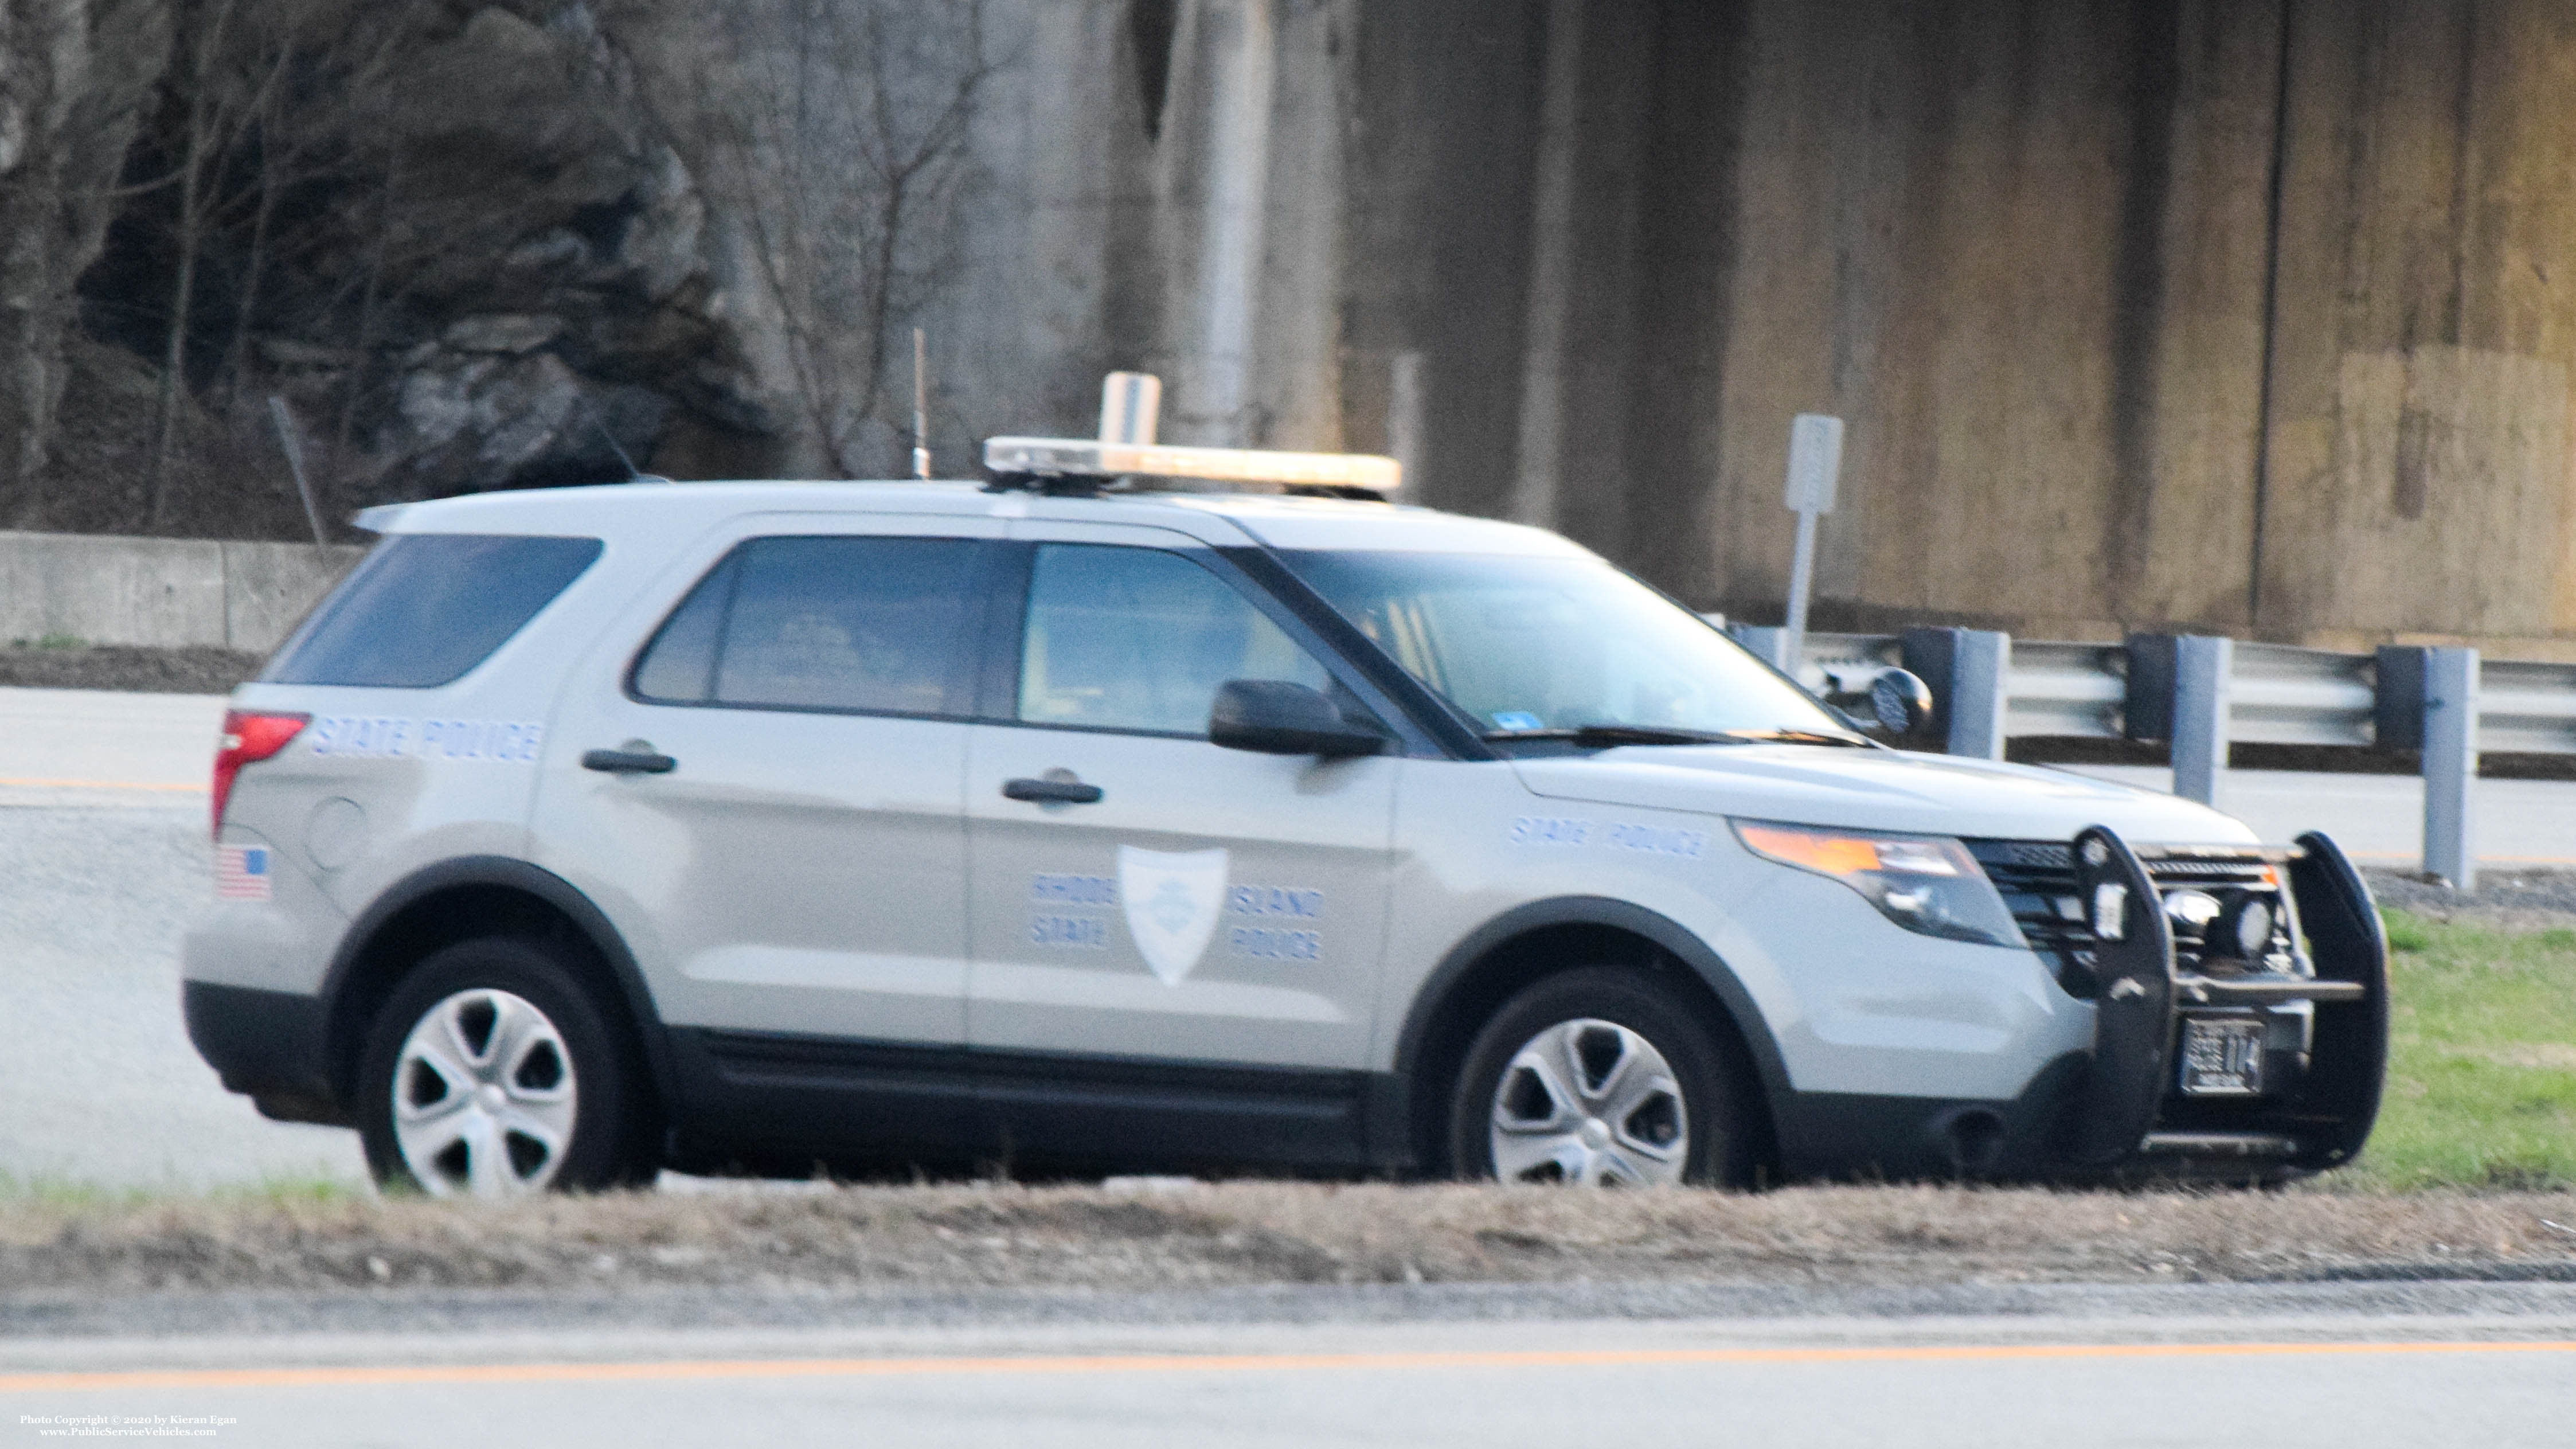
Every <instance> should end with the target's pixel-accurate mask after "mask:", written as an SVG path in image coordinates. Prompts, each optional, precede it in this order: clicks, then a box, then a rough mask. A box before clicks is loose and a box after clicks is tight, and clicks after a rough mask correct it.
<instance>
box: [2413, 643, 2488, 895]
mask: <svg viewBox="0 0 2576 1449" xmlns="http://www.w3.org/2000/svg"><path fill="white" fill-rule="evenodd" d="M2423 719H2424V724H2423V741H2424V873H2425V874H2427V875H2432V876H2438V877H2440V878H2441V879H2443V880H2445V881H2448V882H2450V885H2451V888H2452V889H2453V890H2458V891H2473V890H2476V889H2477V888H2478V862H2477V856H2476V854H2475V853H2474V851H2473V849H2472V847H2473V846H2474V844H2475V833H2476V832H2475V828H2474V827H2475V823H2476V822H2475V811H2474V806H2475V804H2476V794H2475V792H2476V788H2477V778H2478V651H2476V650H2475V649H2427V650H2425V651H2424V715H2423Z"/></svg>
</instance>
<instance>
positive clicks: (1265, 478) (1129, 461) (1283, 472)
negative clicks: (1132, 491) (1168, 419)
mask: <svg viewBox="0 0 2576 1449" xmlns="http://www.w3.org/2000/svg"><path fill="white" fill-rule="evenodd" d="M984 466H985V468H986V469H988V470H989V471H991V472H992V473H994V474H996V475H1000V476H1009V475H1012V474H1019V475H1022V476H1026V477H1035V478H1119V477H1124V476H1126V475H1128V474H1131V473H1135V474H1142V475H1144V476H1146V477H1149V478H1196V479H1206V480H1209V481H1212V482H1223V483H1286V484H1302V485H1306V486H1310V487H1322V488H1360V489H1365V490H1367V491H1368V492H1371V493H1392V492H1394V491H1395V490H1396V489H1397V488H1399V487H1402V486H1403V483H1404V468H1403V465H1402V464H1399V463H1398V462H1396V461H1395V460H1394V459H1393V458H1379V457H1374V456H1371V455H1369V454H1366V453H1274V452H1269V451H1266V450H1262V449H1256V448H1173V447H1162V446H1159V445H1152V444H1136V443H1104V442H1100V441H1098V440H1096V439H1091V438H988V439H986V440H985V442H984Z"/></svg>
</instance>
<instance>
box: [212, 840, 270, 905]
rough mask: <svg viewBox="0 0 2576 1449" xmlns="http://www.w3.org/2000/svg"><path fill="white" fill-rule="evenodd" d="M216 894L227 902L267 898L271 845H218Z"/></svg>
mask: <svg viewBox="0 0 2576 1449" xmlns="http://www.w3.org/2000/svg"><path fill="white" fill-rule="evenodd" d="M215 894H216V895H218V896H221V897H223V898H224V899H225V900H228V901H264V900H267V899H268V847H267V846H264V845H218V846H216V847H215Z"/></svg>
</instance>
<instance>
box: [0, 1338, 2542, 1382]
mask: <svg viewBox="0 0 2576 1449" xmlns="http://www.w3.org/2000/svg"><path fill="white" fill-rule="evenodd" d="M2495 1353H2568V1354H2576V1340H2569V1341H2563V1342H2558V1341H2552V1342H2493V1343H2457V1342H2450V1343H2443V1342H2393V1343H2095V1344H1952V1345H1931V1346H1921V1345H1917V1346H1906V1347H1884V1348H1678V1349H1604V1350H1597V1351H1585V1350H1573V1351H1556V1352H1549V1351H1531V1352H1461V1353H1258V1354H1222V1353H1211V1354H1117V1355H1090V1356H1053V1357H1027V1358H1007V1357H1004V1358H817V1359H698V1360H682V1361H675V1362H669V1363H531V1364H450V1365H419V1366H399V1365H397V1366H386V1367H357V1368H255V1369H141V1370H119V1371H116V1372H111V1373H21V1374H0V1393H62V1392H67V1391H74V1390H101V1389H225V1388H232V1389H265V1388H335V1387H336V1388H365V1387H388V1386H405V1385H457V1384H577V1383H630V1382H636V1381H655V1380H660V1381H666V1382H667V1381H680V1380H704V1379H793V1378H903V1377H932V1376H947V1375H973V1374H1074V1375H1088V1374H1137V1373H1278V1372H1284V1371H1293V1370H1315V1369H1339V1370H1368V1369H1377V1370H1385V1369H1537V1368H1659V1367H1690V1366H1714V1365H1730V1364H1837V1363H1974V1362H2016V1361H2031V1360H2049V1359H2195V1358H2314V1357H2326V1356H2337V1355H2342V1356H2350V1355H2368V1354H2380V1355H2396V1354H2495Z"/></svg>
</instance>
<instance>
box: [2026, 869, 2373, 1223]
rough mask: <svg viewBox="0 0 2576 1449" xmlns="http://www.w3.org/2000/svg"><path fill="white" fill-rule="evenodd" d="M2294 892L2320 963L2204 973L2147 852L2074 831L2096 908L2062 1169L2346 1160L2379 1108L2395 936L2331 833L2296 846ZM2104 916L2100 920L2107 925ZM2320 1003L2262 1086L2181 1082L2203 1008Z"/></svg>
mask: <svg viewBox="0 0 2576 1449" xmlns="http://www.w3.org/2000/svg"><path fill="white" fill-rule="evenodd" d="M2283 864H2286V866H2287V869H2288V882H2287V886H2288V890H2287V892H2286V894H2287V896H2288V898H2289V904H2290V906H2291V909H2292V911H2293V913H2294V914H2293V918H2292V919H2293V921H2294V923H2295V924H2294V925H2293V926H2292V930H2293V932H2294V934H2295V935H2297V936H2303V937H2304V939H2305V945H2306V959H2307V961H2308V963H2309V964H2310V966H2311V967H2312V969H2313V973H2314V974H2313V975H2300V974H2295V973H2292V972H2273V971H2267V972H2260V973H2244V974H2235V975H2222V974H2219V973H2216V972H2210V973H2204V972H2202V971H2201V970H2198V969H2195V968H2194V965H2193V964H2190V963H2186V962H2185V961H2184V960H2183V959H2182V955H2181V953H2180V952H2179V951H2178V949H2177V946H2176V942H2175V939H2174V933H2173V931H2172V929H2171V927H2170V924H2169V922H2168V921H2167V918H2166V912H2165V910H2164V909H2163V905H2162V899H2163V898H2162V894H2161V891H2160V888H2159V883H2158V881H2157V879H2156V878H2155V876H2154V875H2153V874H2152V873H2151V872H2150V870H2149V868H2148V866H2147V864H2146V863H2145V862H2144V861H2142V860H2141V859H2140V858H2139V853H2138V852H2137V851H2134V850H2132V849H2131V848H2130V847H2129V846H2128V845H2127V844H2126V843H2125V842H2123V841H2122V840H2121V839H2120V838H2119V836H2118V835H2116V834H2114V833H2113V832H2112V831H2110V830H2109V829H2107V828H2105V827H2100V826H2096V827H2093V828H2091V829H2088V830H2085V831H2084V832H2082V833H2081V834H2079V835H2077V836H2076V838H2075V848H2074V867H2075V877H2076V885H2077V890H2078V898H2079V899H2080V900H2082V901H2084V902H2085V903H2087V906H2088V909H2091V910H2093V911H2094V913H2095V917H2096V922H2095V924H2096V929H2095V931H2094V939H2093V941H2092V944H2091V954H2092V958H2093V960H2092V967H2093V974H2094V976H2095V979H2096V980H2097V981H2098V983H2099V994H2098V996H2097V998H2096V1000H2095V1003H2094V1005H2095V1012H2094V1046H2093V1055H2092V1060H2091V1062H2090V1064H2089V1065H2088V1067H2087V1069H2086V1072H2085V1075H2084V1078H2083V1081H2082V1084H2081V1086H2080V1087H2079V1088H2078V1089H2077V1090H2076V1091H2075V1092H2074V1093H2073V1094H2072V1097H2071V1099H2070V1103H2069V1111H2068V1113H2067V1116H2066V1118H2065V1120H2064V1126H2063V1129H2062V1131H2061V1133H2060V1136H2059V1141H2058V1143H2057V1155H2058V1156H2059V1157H2060V1158H2061V1160H2062V1161H2063V1163H2064V1165H2065V1166H2066V1167H2067V1168H2070V1169H2074V1170H2077V1171H2087V1172H2107V1173H2119V1172H2123V1171H2128V1170H2133V1169H2144V1170H2158V1169H2161V1168H2166V1167H2171V1168H2176V1169H2181V1170H2186V1171H2189V1170H2193V1169H2197V1168H2208V1167H2213V1166H2214V1167H2219V1168H2225V1169H2231V1170H2232V1169H2237V1168H2242V1169H2247V1170H2256V1171H2259V1170H2261V1169H2263V1168H2265V1167H2279V1168H2291V1169H2300V1170H2308V1171H2314V1170H2317V1169H2321V1168H2328V1167H2334V1166H2337V1165H2339V1164H2341V1163H2344V1162H2348V1161H2350V1160H2351V1159H2352V1158H2353V1156H2354V1155H2355V1154H2357V1153H2359V1152H2360V1151H2361V1147H2362V1143H2363V1142H2364V1141H2366V1140H2367V1139H2368V1138H2369V1136H2370V1129H2371V1125H2372V1123H2373V1122H2374V1121H2375V1120H2376V1118H2377V1117H2378V1114H2379V1097H2380V1089H2381V1085H2382V1080H2383V1076H2384V1073H2385V1069H2386V1064H2387V1055H2388V948H2387V943H2386V941H2385V939H2384V938H2383V937H2382V935H2381V933H2380V925H2379V913H2378V910H2377V908H2376V907H2375V905H2374V904H2373V902H2372V900H2371V897H2370V888H2369V887H2368V886H2367V885H2366V884H2364V883H2363V881H2362V879H2361V876H2360V874H2359V872H2357V871H2355V870H2354V869H2353V867H2352V863H2351V862H2350V861H2349V860H2347V859H2345V857H2344V854H2343V852H2342V851H2341V850H2340V849H2338V848H2337V847H2336V845H2335V843H2334V842H2333V841H2332V840H2329V839H2328V838H2326V837H2325V836H2323V835H2317V834H2310V835H2305V836H2301V837H2300V839H2299V842H2298V849H2297V850H2296V851H2293V852H2288V853H2287V859H2286V860H2285V861H2284V862H2283ZM2106 925H2107V926H2109V929H2102V927H2104V926H2106ZM2291 1012H2297V1013H2301V1014H2312V1019H2313V1025H2312V1027H2308V1028H2307V1029H2305V1030H2304V1031H2302V1032H2301V1033H2300V1035H2301V1037H2302V1040H2300V1041H2299V1042H2297V1043H2295V1044H2294V1045H2295V1048H2296V1049H2293V1050H2279V1051H2267V1053H2266V1055H2267V1057H2268V1056H2278V1057H2279V1058H2280V1059H2281V1060H2280V1061H2279V1063H2278V1064H2277V1065H2276V1066H2272V1067H2268V1068H2267V1070H2266V1072H2265V1082H2264V1088H2263V1090H2262V1091H2261V1093H2260V1094H2254V1095H2247V1096H2243V1097H2225V1096H2192V1095H2188V1094H2186V1093H2184V1092H2183V1091H2182V1090H2181V1086H2180V1077H2181V1072H2182V1063H2181V1059H2180V1053H2181V1051H2182V1041H2183V1033H2184V1031H2185V1027H2186V1023H2187V1022H2189V1021H2191V1020H2193V1019H2195V1018H2204V1019H2209V1020H2213V1021H2214V1020H2219V1019H2223V1018H2234V1019H2240V1020H2256V1021H2272V1020H2286V1019H2289V1018H2288V1013H2291Z"/></svg>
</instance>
